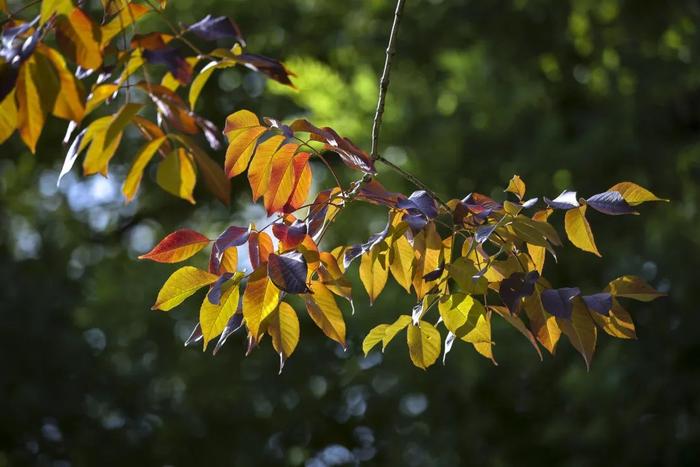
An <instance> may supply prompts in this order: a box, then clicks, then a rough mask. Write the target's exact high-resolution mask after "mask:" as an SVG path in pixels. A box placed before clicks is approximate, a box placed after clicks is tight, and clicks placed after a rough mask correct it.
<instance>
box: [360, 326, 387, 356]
mask: <svg viewBox="0 0 700 467" xmlns="http://www.w3.org/2000/svg"><path fill="white" fill-rule="evenodd" d="M388 327H389V325H388V324H380V325H378V326H375V327H373V328H372V329H371V330H370V331H369V332H368V333H367V336H365V338H364V340H363V341H362V352H364V354H365V357H366V356H367V354H368V353H369V351H370V350H372V348H374V346H375V345H377V344H379V343H380V342H381V341H382V339H384V333H385V331H386V328H388Z"/></svg>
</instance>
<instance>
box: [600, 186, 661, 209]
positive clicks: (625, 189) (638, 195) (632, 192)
mask: <svg viewBox="0 0 700 467" xmlns="http://www.w3.org/2000/svg"><path fill="white" fill-rule="evenodd" d="M608 191H617V192H618V193H620V194H621V195H622V197H623V198H624V199H625V201H627V204H629V205H630V206H636V205H638V204H642V203H646V202H647V201H666V202H668V200H667V199H663V198H659V197H658V196H656V195H655V194H654V193H652V192H651V191H649V190H647V189H646V188H644V187H641V186H639V185H637V184H636V183H632V182H620V183H618V184H616V185H613V186H611V187H610V188H609V189H608Z"/></svg>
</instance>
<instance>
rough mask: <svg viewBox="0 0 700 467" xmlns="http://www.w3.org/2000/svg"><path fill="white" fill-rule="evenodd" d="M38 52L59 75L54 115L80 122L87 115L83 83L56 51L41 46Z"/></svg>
mask: <svg viewBox="0 0 700 467" xmlns="http://www.w3.org/2000/svg"><path fill="white" fill-rule="evenodd" d="M37 51H38V52H39V53H41V54H42V55H43V56H45V57H46V58H47V59H48V60H49V61H50V62H51V64H52V65H53V68H54V70H55V71H56V73H57V75H58V80H59V86H60V92H58V93H57V95H56V101H55V102H54V106H53V109H52V113H53V114H54V115H55V116H57V117H59V118H64V119H66V120H72V121H74V122H80V121H81V120H82V119H83V115H84V114H85V105H84V103H83V101H84V99H85V96H84V92H83V85H82V83H81V82H80V81H79V80H78V79H77V78H76V77H75V75H74V74H73V72H71V71H70V70H69V69H68V67H67V65H66V61H65V59H64V58H63V55H61V54H60V53H58V52H57V51H56V50H55V49H52V48H51V47H46V46H44V45H43V44H40V45H39V46H38V47H37Z"/></svg>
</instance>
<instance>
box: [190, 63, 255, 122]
mask: <svg viewBox="0 0 700 467" xmlns="http://www.w3.org/2000/svg"><path fill="white" fill-rule="evenodd" d="M232 66H236V62H231V61H221V62H209V63H207V64H206V65H205V66H204V67H203V68H202V69H201V70H199V73H197V76H195V78H194V79H193V80H192V83H191V84H190V90H189V94H188V102H189V104H190V108H191V109H193V110H194V106H195V105H196V104H197V99H199V95H200V94H201V92H202V89H203V88H204V85H205V84H207V81H208V80H209V78H210V77H211V75H212V73H214V71H215V70H217V69H220V68H230V67H232ZM258 123H259V122H258Z"/></svg>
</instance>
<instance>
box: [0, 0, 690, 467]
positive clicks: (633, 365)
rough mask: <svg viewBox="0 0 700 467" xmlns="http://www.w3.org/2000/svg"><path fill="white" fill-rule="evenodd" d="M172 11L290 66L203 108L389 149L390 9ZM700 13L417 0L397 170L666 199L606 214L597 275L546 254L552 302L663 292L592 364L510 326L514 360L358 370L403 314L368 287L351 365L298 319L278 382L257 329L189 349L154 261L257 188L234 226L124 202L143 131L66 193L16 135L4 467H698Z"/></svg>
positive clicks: (373, 361)
mask: <svg viewBox="0 0 700 467" xmlns="http://www.w3.org/2000/svg"><path fill="white" fill-rule="evenodd" d="M14 3H18V2H14ZM10 4H11V5H12V4H13V2H10ZM171 4H172V5H171V6H170V7H169V15H170V16H171V18H172V19H174V20H176V21H181V22H185V23H187V22H192V21H194V20H197V19H200V18H201V17H203V16H205V15H206V14H208V13H212V14H214V15H230V16H232V17H233V18H235V19H236V21H237V22H238V23H239V25H240V26H241V29H242V30H243V32H244V34H245V36H246V38H247V40H248V43H249V46H250V49H251V50H254V51H258V52H261V53H264V54H266V55H270V56H274V57H281V58H283V59H284V60H285V61H286V63H287V65H288V67H289V68H290V69H291V70H293V71H294V72H296V74H297V75H298V78H297V79H296V80H295V82H296V83H297V86H298V88H299V92H290V91H288V90H287V89H283V88H282V87H281V86H278V85H276V84H275V83H268V82H266V81H265V79H264V78H262V77H261V76H260V75H256V74H252V73H249V72H247V71H244V70H241V69H231V70H226V71H223V72H221V73H220V74H217V75H214V78H213V79H212V80H211V81H210V83H209V85H208V86H207V87H206V88H205V91H204V94H203V96H202V98H201V102H200V103H199V106H200V107H199V109H200V111H201V112H202V113H204V114H206V115H208V116H209V117H210V118H211V119H212V120H213V121H215V122H217V123H222V122H223V120H224V118H225V117H226V115H227V114H229V113H231V112H233V111H235V110H238V109H241V108H248V109H252V110H254V111H256V112H258V113H260V114H262V115H269V116H275V117H279V118H290V117H294V116H299V115H305V116H308V117H309V118H311V119H313V120H314V121H315V122H317V123H318V124H324V125H325V124H329V125H331V126H333V127H334V128H336V129H337V130H338V131H339V132H340V133H341V134H344V135H347V136H350V137H351V138H352V139H353V140H354V141H355V142H356V143H358V144H359V145H361V146H362V147H364V148H368V147H369V134H370V128H371V118H372V114H373V111H374V106H375V103H376V88H377V77H378V74H379V72H380V70H381V66H382V63H383V59H384V55H383V54H384V48H385V46H386V45H385V44H386V39H387V35H388V29H389V26H390V22H391V16H392V14H393V7H394V4H393V2H390V1H383V0H365V1H360V0H345V1H323V0H295V1H283V2H280V1H274V0H255V1H252V0H248V1H244V0H237V1H224V0H218V1H216V0H197V1H192V0H178V1H172V2H171ZM699 20H700V4H698V2H697V1H691V0H675V1H673V2H652V1H629V0H558V1H554V0H443V1H441V0H431V1H427V0H408V2H407V6H406V10H405V13H404V20H403V23H402V28H401V33H400V36H399V40H398V55H397V58H396V61H395V68H394V74H393V76H392V83H391V91H390V95H389V100H388V103H387V113H386V118H385V126H384V132H383V134H382V141H381V149H382V152H383V153H384V154H385V155H386V156H387V157H388V158H390V159H391V160H393V161H394V162H396V163H397V164H399V165H401V166H402V167H403V168H405V169H406V170H408V171H410V172H412V173H415V174H417V175H419V176H420V177H421V178H422V179H423V180H424V181H425V182H426V183H428V185H430V186H432V187H434V188H435V189H436V191H438V192H439V193H441V194H442V195H444V196H445V197H446V198H449V197H462V196H464V195H466V194H467V193H469V192H470V191H472V190H474V191H480V192H483V193H486V194H489V195H492V196H496V197H499V198H502V197H503V193H502V190H503V188H504V187H505V185H506V182H507V180H508V179H509V178H510V177H511V176H512V175H513V174H514V173H517V174H519V175H521V176H522V177H523V179H524V180H525V181H526V182H527V184H528V191H529V193H530V194H532V195H547V196H550V197H551V196H553V195H556V194H558V193H559V192H560V191H561V190H563V189H565V188H572V189H576V190H578V191H579V192H580V193H582V194H584V195H590V194H593V193H598V192H600V191H604V190H605V189H607V188H608V187H610V186H611V185H612V184H613V183H615V182H617V181H622V180H630V181H635V182H637V183H640V184H641V185H644V186H646V187H648V188H649V189H651V190H652V191H654V192H655V193H656V194H658V195H660V196H662V197H665V198H670V199H671V200H672V202H671V203H670V204H665V203H657V204H653V203H650V204H647V205H644V206H642V207H641V211H642V215H641V216H629V217H618V218H610V217H605V216H602V215H597V214H595V213H592V215H591V216H590V221H591V224H592V228H593V230H594V233H595V234H596V238H597V242H598V246H599V248H600V250H601V253H602V254H603V256H604V257H603V259H602V260H601V259H598V258H596V257H595V256H593V255H590V254H587V253H584V252H582V251H579V250H576V249H575V248H573V247H568V248H567V249H566V251H563V252H562V254H561V256H560V262H559V264H558V265H555V264H554V263H548V264H549V265H548V268H550V269H549V275H550V279H551V280H552V282H553V283H554V284H556V285H558V286H566V285H572V284H576V285H581V286H582V287H584V288H587V289H589V290H591V289H593V290H596V289H599V288H600V287H601V286H603V285H604V284H606V283H607V282H608V281H609V280H611V279H613V278H614V277H617V276H619V275H622V274H635V275H640V276H643V277H644V278H645V279H647V280H648V281H649V282H650V283H651V284H653V285H654V286H655V287H657V288H659V289H660V290H662V291H666V292H668V294H669V296H668V297H667V298H665V299H661V300H658V301H656V302H653V303H650V304H647V303H632V304H629V307H628V308H629V309H630V311H631V312H632V315H633V317H634V319H635V321H636V323H637V333H638V336H639V339H638V340H637V341H620V340H615V339H613V338H610V337H608V336H607V335H604V334H603V335H600V337H599V344H598V349H597V351H596V356H595V358H594V361H593V366H592V368H591V371H590V372H586V367H585V364H584V362H583V360H582V359H581V358H580V356H579V355H578V354H576V353H575V351H574V350H573V348H571V346H570V345H569V344H568V343H567V342H564V341H562V342H561V343H560V346H559V348H558V349H557V355H556V357H554V358H552V357H551V356H549V355H545V358H544V361H543V362H540V361H539V359H538V357H537V355H536V354H535V352H534V351H533V349H532V348H531V347H530V346H529V344H528V343H527V342H526V341H525V340H524V339H523V338H522V336H520V335H518V334H517V333H516V332H514V331H513V330H512V329H508V328H506V327H505V326H503V323H502V322H499V321H496V320H494V322H495V323H496V327H495V330H494V338H495V341H496V344H497V345H496V347H495V348H494V351H495V354H496V359H497V360H498V362H499V365H498V366H497V367H496V366H494V365H493V364H492V363H491V362H490V361H488V360H486V359H484V358H483V357H481V356H479V355H478V354H476V353H475V352H474V351H473V349H472V348H471V346H467V345H459V344H456V345H455V349H454V350H453V351H452V353H451V354H450V355H449V357H448V359H447V365H446V366H444V367H443V366H442V365H436V366H434V367H432V368H431V369H430V370H428V371H427V372H424V371H421V370H419V369H416V368H415V367H413V366H412V365H411V364H410V361H409V359H408V354H407V350H406V346H405V344H403V343H400V342H398V340H397V342H396V343H394V344H392V345H391V346H390V347H389V348H388V349H387V352H386V354H384V355H381V354H377V353H375V354H372V355H370V357H368V358H367V359H365V358H363V356H362V353H361V350H360V343H361V341H362V338H363V337H364V333H366V331H367V330H368V329H370V328H371V327H372V326H374V325H375V324H377V323H380V322H387V321H390V320H391V319H392V317H393V316H395V315H397V314H399V313H405V312H406V311H407V310H410V306H411V304H410V302H409V299H408V298H407V297H405V296H404V293H403V292H402V290H401V289H400V288H399V287H398V286H396V284H394V283H393V282H392V283H390V285H389V286H388V287H387V289H386V290H385V292H384V293H383V295H382V296H381V297H380V299H379V300H378V302H377V303H376V304H375V306H374V307H372V308H370V307H369V306H367V299H366V295H365V294H364V291H363V290H362V289H361V288H360V287H356V288H355V295H356V300H355V303H356V313H355V316H354V317H353V318H352V319H350V317H349V314H350V310H349V308H348V307H346V308H345V311H346V312H347V316H346V318H347V321H348V324H349V330H348V332H349V344H350V345H349V350H348V351H347V352H345V353H343V352H342V350H341V349H339V348H338V346H337V345H335V344H334V343H333V342H331V341H329V340H328V339H326V338H325V337H323V336H322V334H321V333H320V332H319V331H318V330H317V329H316V328H315V327H314V326H313V323H311V321H310V320H309V319H308V318H307V317H305V316H302V314H300V316H302V329H301V343H300V346H299V348H298V350H297V351H296V353H295V355H293V357H292V359H291V360H290V361H288V362H287V365H286V367H285V371H284V373H283V374H282V375H281V376H278V375H277V367H278V360H277V358H276V356H275V354H274V352H273V351H272V350H271V348H270V346H269V342H268V343H267V345H265V346H264V347H263V348H261V349H259V350H257V351H256V352H254V353H253V354H252V355H251V356H250V357H248V358H245V359H244V358H243V353H244V347H243V336H241V335H238V334H237V335H234V336H232V337H231V338H230V340H229V342H228V343H227V345H226V346H225V347H224V348H223V352H222V353H220V354H219V355H217V356H216V357H212V356H211V355H210V354H203V353H202V352H201V351H199V350H197V349H195V348H187V349H185V348H184V347H183V342H184V340H185V339H186V338H187V335H188V334H189V332H190V330H191V329H192V327H193V325H194V323H195V320H196V318H197V310H198V304H199V301H198V299H196V298H193V299H190V300H188V301H187V303H186V304H185V306H183V307H182V308H179V309H178V310H176V311H173V312H170V313H162V312H153V311H150V306H151V304H152V303H153V300H154V297H155V295H156V292H157V290H158V288H159V286H160V285H161V284H162V282H163V281H164V280H165V278H166V277H167V276H168V275H169V274H170V273H171V272H172V271H173V270H174V269H173V268H172V267H170V266H168V265H160V264H155V263H148V264H146V263H142V262H139V261H137V260H136V256H138V255H139V254H141V253H143V252H144V251H146V250H148V249H150V247H151V246H152V245H153V244H154V242H155V241H157V240H158V239H160V238H161V237H162V236H164V235H165V234H166V233H167V232H169V231H172V230H174V229H175V228H178V227H182V226H187V227H191V228H195V229H198V230H201V231H203V232H206V233H209V234H211V235H215V234H216V233H218V232H219V231H220V230H221V229H222V228H223V227H224V226H226V225H228V224H230V223H235V222H238V223H244V222H247V221H250V220H260V219H261V218H262V217H263V215H262V214H263V211H262V209H261V208H259V207H253V206H250V205H249V200H250V194H249V190H248V188H247V185H246V183H245V182H244V181H242V180H238V179H234V191H235V193H234V199H235V202H234V203H232V206H231V208H230V209H227V208H225V207H224V206H223V205H221V204H220V203H218V202H217V201H215V200H214V199H212V197H211V196H210V195H208V194H207V193H206V192H204V191H202V190H198V192H197V193H196V196H197V199H198V203H197V205H196V206H194V207H193V206H191V205H189V204H188V203H186V202H185V201H182V200H179V199H176V198H174V197H171V196H169V195H167V194H165V193H164V192H163V191H162V190H160V189H158V188H157V187H155V186H154V184H153V182H152V179H153V174H151V175H150V179H151V181H148V180H147V181H146V182H145V183H144V185H143V187H142V189H141V192H140V195H139V198H138V199H137V201H136V202H135V203H133V204H132V205H129V206H124V203H123V199H122V197H121V192H120V184H121V181H122V180H123V177H124V175H125V171H126V169H127V168H128V162H129V161H130V160H131V157H132V154H133V151H134V148H135V141H132V142H131V146H129V144H123V145H122V149H121V150H120V151H121V152H120V155H121V157H120V156H119V154H118V156H117V158H116V160H117V163H116V164H114V166H113V168H112V171H111V174H110V178H109V179H105V178H102V177H100V176H96V177H92V178H83V177H82V176H80V175H79V174H77V171H75V170H74V173H73V174H71V175H70V176H69V177H68V178H67V179H66V180H65V183H62V185H61V187H60V189H57V188H56V177H57V174H58V170H59V169H60V164H61V161H62V157H63V154H64V150H63V148H61V147H60V145H59V144H58V142H59V141H60V139H61V136H62V132H63V131H64V123H62V122H60V121H58V120H54V121H53V122H52V124H51V125H50V127H49V128H48V131H46V133H45V134H44V135H43V136H42V139H41V141H40V146H39V149H38V151H37V153H38V156H36V157H34V156H32V155H31V154H29V153H28V152H27V151H26V150H25V149H24V146H22V145H21V143H20V142H19V139H18V138H17V136H14V137H13V138H12V139H11V140H10V141H9V142H8V143H6V144H5V145H3V146H2V149H0V152H2V154H1V155H0V156H1V157H0V466H5V465H7V466H15V465H42V466H44V465H51V466H68V465H77V466H94V465H120V466H123V465H176V466H189V465H234V464H235V465H237V466H254V465H304V464H305V463H306V465H310V466H314V467H316V466H324V465H354V464H356V463H367V465H408V466H433V465H434V466H452V465H489V466H510V465H532V466H541V465H562V466H572V467H573V466H577V467H578V466H581V467H583V466H600V465H672V466H679V465H688V466H693V465H699V464H700V370H699V369H698V365H699V363H698V362H699V360H700V344H699V343H700V339H699V334H698V326H700V314H699V310H698V309H697V305H696V303H695V300H694V299H693V294H694V293H695V292H698V286H700V283H699V281H698V280H697V277H698V267H700V222H698V220H699V218H698V213H697V211H698V209H700V186H699V185H698V182H699V181H700V58H699V57H698V55H699V54H700V31H698V24H700V21H699ZM144 24H145V25H144V26H143V27H144V28H145V29H146V30H148V24H149V23H148V22H146V23H144ZM216 157H217V158H219V160H221V158H222V157H223V155H222V154H217V155H216ZM120 164H122V165H120ZM339 169H340V166H339ZM340 170H342V169H340ZM317 173H321V170H318V171H317ZM380 177H381V179H382V181H383V183H384V184H385V185H386V186H388V187H389V188H391V189H393V190H397V191H398V190H402V191H404V192H409V191H411V189H412V188H411V187H409V186H407V185H406V184H405V183H404V182H403V181H402V180H400V179H398V178H396V177H395V176H394V175H393V174H391V173H384V172H383V173H381V175H380ZM318 182H319V183H324V182H325V183H328V182H329V181H328V180H325V181H324V180H323V179H322V178H319V179H318ZM382 221H383V214H382V213H381V212H380V210H373V209H357V210H355V211H353V212H352V213H350V212H348V213H346V214H343V215H341V217H340V218H339V225H338V226H337V227H335V228H334V229H332V230H331V232H330V234H329V237H328V241H329V243H331V242H346V243H349V242H354V241H359V240H362V239H364V238H366V237H367V236H368V235H369V234H370V233H371V232H373V231H375V230H376V228H377V226H379V225H381V223H382ZM561 222H562V220H561V219H559V220H555V221H554V224H555V225H558V226H561V225H562V224H561ZM560 231H561V228H560ZM353 274H354V275H356V273H353ZM200 299H201V297H200ZM343 306H344V305H343Z"/></svg>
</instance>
